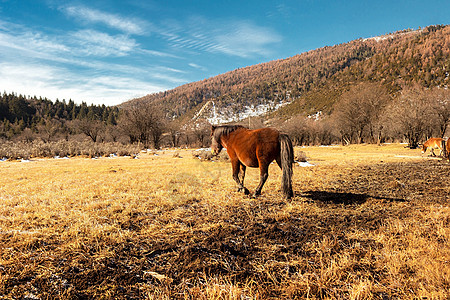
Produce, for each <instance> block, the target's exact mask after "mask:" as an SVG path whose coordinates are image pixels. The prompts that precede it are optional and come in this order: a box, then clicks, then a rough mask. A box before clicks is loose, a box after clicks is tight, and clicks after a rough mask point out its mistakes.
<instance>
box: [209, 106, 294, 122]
mask: <svg viewBox="0 0 450 300" xmlns="http://www.w3.org/2000/svg"><path fill="white" fill-rule="evenodd" d="M288 103H289V102H279V103H275V102H274V101H269V102H267V103H266V104H259V105H250V106H244V107H243V108H242V109H241V110H239V111H237V109H236V106H229V107H225V108H221V109H220V111H218V109H217V108H216V105H215V103H214V102H213V103H212V109H211V110H209V112H208V113H207V114H205V118H206V120H207V121H208V122H209V123H211V124H225V123H230V122H238V121H241V120H244V119H246V118H249V117H257V116H261V115H264V114H267V113H269V112H271V111H275V110H277V109H279V108H281V107H283V106H284V105H286V104H288Z"/></svg>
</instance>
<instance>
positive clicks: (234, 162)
mask: <svg viewBox="0 0 450 300" xmlns="http://www.w3.org/2000/svg"><path fill="white" fill-rule="evenodd" d="M231 166H232V168H233V179H234V181H236V183H237V184H238V192H240V191H244V194H245V195H248V194H250V192H249V190H248V189H246V188H245V187H244V176H245V166H244V165H243V164H242V163H241V162H240V161H239V159H237V158H235V159H233V160H232V161H231ZM242 167H244V175H243V176H242V182H241V179H240V178H239V174H240V173H241V172H240V171H241V168H242ZM241 174H242V173H241Z"/></svg>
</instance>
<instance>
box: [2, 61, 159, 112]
mask: <svg viewBox="0 0 450 300" xmlns="http://www.w3.org/2000/svg"><path fill="white" fill-rule="evenodd" d="M0 89H1V90H2V91H6V92H16V93H19V94H23V95H30V96H34V95H36V96H43V97H47V98H49V99H51V100H53V101H54V100H56V98H58V99H60V100H62V99H66V100H68V99H72V100H74V101H76V102H78V103H79V102H81V101H85V102H87V103H94V104H106V105H116V104H119V103H122V102H124V101H126V100H129V99H132V98H135V97H137V96H143V95H146V94H148V93H152V92H158V91H161V90H166V89H167V87H165V86H161V85H157V84H152V83H149V82H145V81H141V80H139V79H135V78H132V77H127V76H123V77H120V76H86V75H84V76H80V75H79V74H77V73H76V72H72V71H70V70H67V69H65V68H62V67H52V66H48V65H42V64H24V65H20V64H17V63H0Z"/></svg>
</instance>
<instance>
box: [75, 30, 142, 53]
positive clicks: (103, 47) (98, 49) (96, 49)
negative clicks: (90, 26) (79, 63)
mask: <svg viewBox="0 0 450 300" xmlns="http://www.w3.org/2000/svg"><path fill="white" fill-rule="evenodd" d="M72 37H73V38H74V39H75V40H72V43H73V44H74V45H76V49H77V52H78V53H79V54H81V55H94V56H125V55H128V54H129V53H130V52H132V51H133V50H135V48H137V47H138V44H137V43H136V41H135V40H134V39H131V38H129V37H127V36H125V35H116V36H111V35H109V34H106V33H103V32H98V31H95V30H80V31H77V32H75V33H73V34H72Z"/></svg>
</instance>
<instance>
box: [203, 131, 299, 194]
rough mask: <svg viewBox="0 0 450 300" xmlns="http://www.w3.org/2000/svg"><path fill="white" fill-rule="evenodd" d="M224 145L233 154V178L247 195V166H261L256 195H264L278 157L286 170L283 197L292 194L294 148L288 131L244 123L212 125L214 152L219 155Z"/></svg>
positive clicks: (281, 166)
mask: <svg viewBox="0 0 450 300" xmlns="http://www.w3.org/2000/svg"><path fill="white" fill-rule="evenodd" d="M224 147H225V148H226V149H227V153H228V156H229V157H230V161H231V166H232V170H233V179H234V181H236V183H237V184H238V191H243V192H244V194H245V195H249V194H250V192H249V190H248V189H247V188H246V187H244V177H245V170H246V167H250V168H259V171H260V181H259V185H258V187H257V188H256V190H255V192H254V194H253V197H257V196H259V195H261V190H262V188H263V186H264V183H265V182H266V180H267V177H268V176H269V173H268V171H269V165H270V163H271V162H273V161H274V160H275V161H276V162H277V164H278V166H279V167H280V168H281V170H282V173H283V176H282V180H281V189H282V191H283V194H284V197H285V198H287V199H290V198H292V197H293V195H294V193H293V191H292V175H293V170H292V164H293V163H294V150H293V147H292V142H291V140H290V138H289V136H288V135H286V134H282V133H280V132H279V131H278V130H276V129H273V128H261V129H255V130H251V129H248V128H246V127H244V126H241V125H222V126H211V152H212V154H213V155H218V154H219V153H220V151H221V150H222V148H224Z"/></svg>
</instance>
